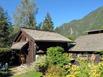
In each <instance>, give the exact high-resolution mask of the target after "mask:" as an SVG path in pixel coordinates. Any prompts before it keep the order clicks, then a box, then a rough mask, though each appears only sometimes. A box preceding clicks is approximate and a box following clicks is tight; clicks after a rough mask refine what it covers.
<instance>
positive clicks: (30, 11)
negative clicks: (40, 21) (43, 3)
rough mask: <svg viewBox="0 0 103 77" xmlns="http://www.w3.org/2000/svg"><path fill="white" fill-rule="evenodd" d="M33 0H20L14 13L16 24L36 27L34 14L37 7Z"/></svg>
mask: <svg viewBox="0 0 103 77" xmlns="http://www.w3.org/2000/svg"><path fill="white" fill-rule="evenodd" d="M34 1H35V0H21V3H20V5H18V6H17V9H16V12H15V13H14V21H15V25H16V26H20V27H27V28H36V20H35V15H36V13H37V8H36V5H35V3H34Z"/></svg>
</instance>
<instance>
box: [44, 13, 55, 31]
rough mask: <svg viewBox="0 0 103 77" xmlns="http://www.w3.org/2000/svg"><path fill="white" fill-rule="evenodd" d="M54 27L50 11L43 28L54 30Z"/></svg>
mask: <svg viewBox="0 0 103 77" xmlns="http://www.w3.org/2000/svg"><path fill="white" fill-rule="evenodd" d="M53 29H54V27H53V22H52V19H51V16H50V15H49V13H47V15H46V17H45V19H44V21H43V25H42V30H45V31H53Z"/></svg>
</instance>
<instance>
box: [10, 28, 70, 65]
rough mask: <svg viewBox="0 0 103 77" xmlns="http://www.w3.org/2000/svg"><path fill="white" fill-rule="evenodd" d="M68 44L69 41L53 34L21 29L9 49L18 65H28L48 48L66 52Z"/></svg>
mask: <svg viewBox="0 0 103 77" xmlns="http://www.w3.org/2000/svg"><path fill="white" fill-rule="evenodd" d="M69 42H71V40H69V39H68V38H66V37H64V36H62V35H60V34H58V33H55V32H49V31H41V30H33V29H27V28H21V29H20V31H19V32H18V34H17V36H16V38H15V40H14V41H13V44H12V47H11V48H12V50H13V51H16V52H17V54H18V62H19V64H25V63H26V64H30V63H32V62H33V61H35V60H36V56H37V55H41V54H45V53H46V51H47V48H49V47H55V46H61V47H63V48H64V50H65V51H68V43H69Z"/></svg>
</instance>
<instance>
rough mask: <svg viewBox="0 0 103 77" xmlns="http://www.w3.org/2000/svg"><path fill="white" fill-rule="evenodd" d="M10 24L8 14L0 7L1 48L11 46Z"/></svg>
mask: <svg viewBox="0 0 103 77" xmlns="http://www.w3.org/2000/svg"><path fill="white" fill-rule="evenodd" d="M9 26H10V22H9V20H8V16H7V13H6V12H5V11H4V9H3V8H2V7H0V47H7V46H8V45H9V30H8V28H9Z"/></svg>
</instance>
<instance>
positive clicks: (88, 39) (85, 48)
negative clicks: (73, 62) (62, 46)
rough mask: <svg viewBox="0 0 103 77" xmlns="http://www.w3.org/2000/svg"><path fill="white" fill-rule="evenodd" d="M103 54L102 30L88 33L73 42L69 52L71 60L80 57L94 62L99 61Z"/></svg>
mask: <svg viewBox="0 0 103 77" xmlns="http://www.w3.org/2000/svg"><path fill="white" fill-rule="evenodd" d="M101 52H103V30H93V31H89V32H88V34H86V35H83V36H80V37H79V38H77V39H76V40H75V46H74V47H73V48H71V49H70V50H69V53H71V54H72V56H73V58H74V59H75V58H77V57H82V58H83V59H88V60H91V61H94V62H99V61H100V60H101Z"/></svg>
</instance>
